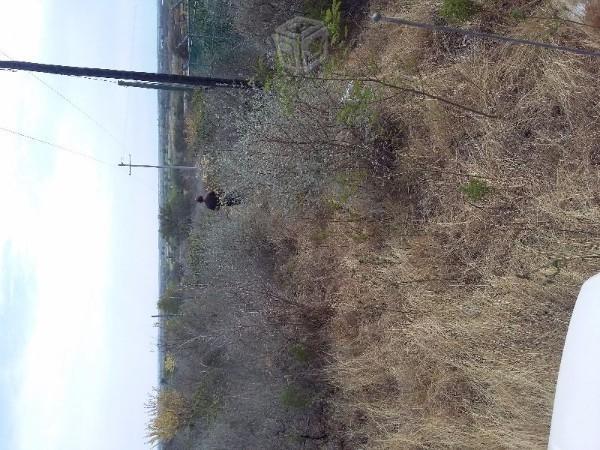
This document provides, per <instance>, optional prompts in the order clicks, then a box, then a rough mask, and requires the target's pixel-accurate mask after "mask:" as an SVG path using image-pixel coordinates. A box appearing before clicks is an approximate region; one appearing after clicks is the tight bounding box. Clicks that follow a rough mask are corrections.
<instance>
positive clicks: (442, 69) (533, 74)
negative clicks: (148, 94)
mask: <svg viewBox="0 0 600 450" xmlns="http://www.w3.org/2000/svg"><path fill="white" fill-rule="evenodd" d="M400 4H401V2H387V8H388V11H386V12H388V13H390V15H393V14H394V13H403V15H405V16H409V17H415V18H421V19H422V18H427V17H431V14H432V10H433V7H434V6H435V4H434V3H431V2H420V3H418V4H416V3H415V4H413V5H410V6H400ZM402 4H403V5H404V3H403V2H402ZM374 6H375V7H376V6H377V5H374ZM537 13H538V14H539V15H543V14H544V13H547V12H546V11H544V9H543V8H542V7H540V10H539V11H537ZM508 31H509V32H511V33H512V34H514V35H518V36H527V37H529V38H537V39H540V40H546V41H551V42H556V43H562V44H569V45H587V46H590V47H595V48H598V43H597V40H596V38H595V37H594V35H593V34H592V32H588V31H586V30H585V29H582V28H579V29H578V28H573V27H572V26H568V25H567V24H563V25H561V26H560V27H559V28H555V27H554V25H553V24H548V23H543V22H539V21H537V22H524V23H520V24H516V25H515V27H514V28H511V29H509V30H508ZM373 67H377V69H376V73H373ZM597 67H598V61H597V60H591V59H586V58H582V57H576V56H571V55H567V54H563V53H557V52H550V51H544V50H540V49H533V48H529V47H507V46H504V45H499V44H494V43H489V42H487V43H484V42H480V41H465V42H462V41H461V42H459V43H457V42H455V41H452V39H450V38H448V37H447V36H439V35H437V36H436V35H432V34H430V33H426V32H421V31H415V30H408V29H402V28H399V27H391V26H377V27H375V26H372V27H370V28H368V29H367V30H366V31H365V32H364V34H363V41H362V42H361V45H360V46H359V47H358V48H357V49H356V50H355V51H354V52H353V53H352V54H351V55H350V56H349V67H348V70H349V71H351V72H353V73H358V74H366V73H368V74H369V75H371V76H372V75H376V76H378V77H381V78H385V79H388V80H394V81H395V82H396V83H397V84H403V85H405V86H410V87H413V88H419V89H423V90H425V91H428V92H431V93H435V94H437V95H441V96H444V97H446V98H450V99H452V100H454V101H456V102H459V103H461V104H464V105H468V106H470V107H472V108H475V109H478V110H481V111H483V112H485V113H487V114H490V115H494V116H497V117H498V118H497V119H490V118H486V117H482V116H477V115H473V114H471V113H466V112H464V111H461V110H460V109H456V108H452V109H451V108H449V107H447V106H445V105H441V104H440V103H439V102H436V101H434V100H428V99H422V98H417V97H414V96H408V95H406V94H398V93H397V92H396V93H394V92H393V91H389V92H386V95H394V94H396V96H395V97H394V98H393V99H392V100H390V101H386V102H383V104H382V105H381V111H383V112H384V113H385V117H386V118H387V119H388V120H390V121H392V122H394V123H395V124H399V126H400V131H401V132H402V133H403V135H404V139H403V143H404V145H402V146H400V147H397V148H394V151H395V156H396V163H397V167H396V169H395V170H396V173H395V174H394V177H392V180H391V181H390V182H388V183H387V184H386V185H385V186H384V189H383V190H384V192H383V193H382V192H381V191H379V190H377V189H376V188H375V187H373V186H371V187H369V186H363V187H362V190H361V194H359V195H357V196H356V198H355V199H353V200H352V201H353V203H352V205H351V207H352V209H353V210H354V214H359V215H368V214H369V213H370V212H372V211H370V209H369V208H373V205H374V204H377V205H378V207H379V208H382V209H383V210H384V211H385V214H386V217H388V218H390V219H388V220H387V221H386V222H382V223H379V224H373V223H361V222H360V221H358V222H357V221H345V219H348V217H347V215H346V213H344V211H338V212H337V213H336V214H335V215H334V216H333V217H332V218H331V220H328V221H326V222H325V223H320V224H318V225H316V224H313V226H312V227H310V226H307V225H306V224H301V225H298V227H297V229H294V230H293V231H292V232H291V233H290V234H291V235H293V236H294V237H295V238H296V239H297V241H298V252H297V255H296V256H295V257H294V258H292V260H291V261H290V262H289V263H288V266H287V269H285V270H287V271H288V272H286V273H290V272H291V273H293V276H294V283H295V286H296V289H297V290H298V291H305V292H312V291H314V290H315V289H316V288H315V284H319V283H320V284H321V285H322V286H325V287H326V290H327V294H326V299H327V300H326V301H328V302H329V303H330V305H331V306H332V307H333V308H334V315H333V318H332V320H331V322H330V323H329V325H328V327H327V328H326V330H325V333H326V334H327V336H328V339H329V342H330V345H331V348H330V349H329V357H330V358H331V361H332V363H331V364H330V366H329V367H328V369H327V373H328V377H329V380H330V381H331V383H332V384H333V385H334V386H335V387H336V388H337V390H336V394H335V396H334V398H333V399H332V404H333V409H334V411H335V414H336V419H337V421H338V424H340V426H342V427H343V429H344V430H346V431H345V434H346V439H347V442H350V443H352V444H351V445H355V446H359V447H360V446H365V445H366V446H368V447H369V448H390V449H391V448H393V449H419V448H423V449H432V448H452V449H471V448H478V449H479V448H486V449H488V448H510V449H515V448H520V449H533V448H544V446H545V445H546V442H547V435H548V431H549V429H548V427H549V420H550V414H551V407H552V400H553V392H554V385H555V380H556V374H557V369H558V364H559V361H560V355H561V351H562V345H563V340H564V336H565V333H566V328H567V325H568V320H569V317H570V311H571V308H572V306H573V304H574V301H575V298H576V294H577V292H578V289H579V287H580V285H581V283H582V282H583V281H584V280H585V279H586V278H587V277H589V276H591V275H593V274H594V273H596V272H598V271H599V269H600V264H599V261H600V194H599V192H600V191H599V188H600V185H599V179H598V164H600V150H599V145H600V132H599V129H598V126H599V114H600V111H599V109H598V99H599V98H600V84H599V81H600V80H599V72H598V68H597ZM474 177H479V179H481V180H484V181H485V183H486V184H487V185H488V186H489V187H491V191H490V192H489V193H488V194H487V195H485V197H483V198H481V199H472V198H469V197H468V195H466V194H465V193H463V192H461V190H460V187H461V186H464V185H465V184H466V183H467V182H468V181H469V180H470V179H473V178H474ZM315 236H317V238H315ZM315 280H318V282H315ZM324 289H325V288H324Z"/></svg>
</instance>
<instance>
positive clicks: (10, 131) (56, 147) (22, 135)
mask: <svg viewBox="0 0 600 450" xmlns="http://www.w3.org/2000/svg"><path fill="white" fill-rule="evenodd" d="M0 131H4V132H5V133H9V134H12V135H15V136H19V137H22V138H25V139H29V140H30V141H34V142H38V143H40V144H44V145H48V146H50V147H53V148H55V149H57V150H61V151H63V152H67V153H71V154H73V155H77V156H80V157H82V158H86V159H89V160H92V161H95V162H97V163H99V164H104V165H107V166H114V164H111V163H109V162H106V161H103V160H101V159H98V158H96V157H94V156H92V155H88V154H86V153H83V152H79V151H77V150H73V149H70V148H68V147H64V146H62V145H59V144H54V143H52V142H49V141H46V140H44V139H40V138H36V137H34V136H29V135H28V134H25V133H21V132H20V131H16V130H11V129H9V128H4V127H2V126H0Z"/></svg>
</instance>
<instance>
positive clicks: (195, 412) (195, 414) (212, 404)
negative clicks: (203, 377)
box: [191, 382, 221, 423]
mask: <svg viewBox="0 0 600 450" xmlns="http://www.w3.org/2000/svg"><path fill="white" fill-rule="evenodd" d="M208 384H209V383H208V382H204V383H201V384H200V385H199V386H198V387H197V388H196V392H194V396H193V398H192V407H191V416H192V418H193V419H199V418H202V419H204V420H206V421H207V422H208V423H211V422H213V421H214V420H215V419H216V417H217V415H218V414H219V410H220V409H221V400H220V399H219V397H218V396H217V394H216V393H215V392H213V391H212V390H211V389H210V388H209V386H208Z"/></svg>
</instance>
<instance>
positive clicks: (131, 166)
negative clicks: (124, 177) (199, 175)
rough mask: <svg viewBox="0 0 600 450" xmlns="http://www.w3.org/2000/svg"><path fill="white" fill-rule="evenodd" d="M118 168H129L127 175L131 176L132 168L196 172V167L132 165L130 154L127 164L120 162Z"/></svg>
mask: <svg viewBox="0 0 600 450" xmlns="http://www.w3.org/2000/svg"><path fill="white" fill-rule="evenodd" d="M117 165H118V166H119V167H129V175H131V169H132V168H133V167H145V168H153V169H174V170H198V167H196V166H170V165H156V166H155V165H152V164H132V163H131V154H130V155H129V163H124V162H123V161H121V162H120V163H119V164H117Z"/></svg>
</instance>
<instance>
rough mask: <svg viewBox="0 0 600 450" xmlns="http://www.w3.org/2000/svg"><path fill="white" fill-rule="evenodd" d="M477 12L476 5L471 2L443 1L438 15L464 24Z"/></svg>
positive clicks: (461, 0)
mask: <svg viewBox="0 0 600 450" xmlns="http://www.w3.org/2000/svg"><path fill="white" fill-rule="evenodd" d="M476 12H477V5H476V4H475V2H473V1H472V0H444V2H443V3H442V9H441V10H440V15H441V16H442V17H445V18H446V19H448V20H453V21H457V22H464V21H466V20H469V19H470V18H471V17H473V15H474V14H475V13H476Z"/></svg>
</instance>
